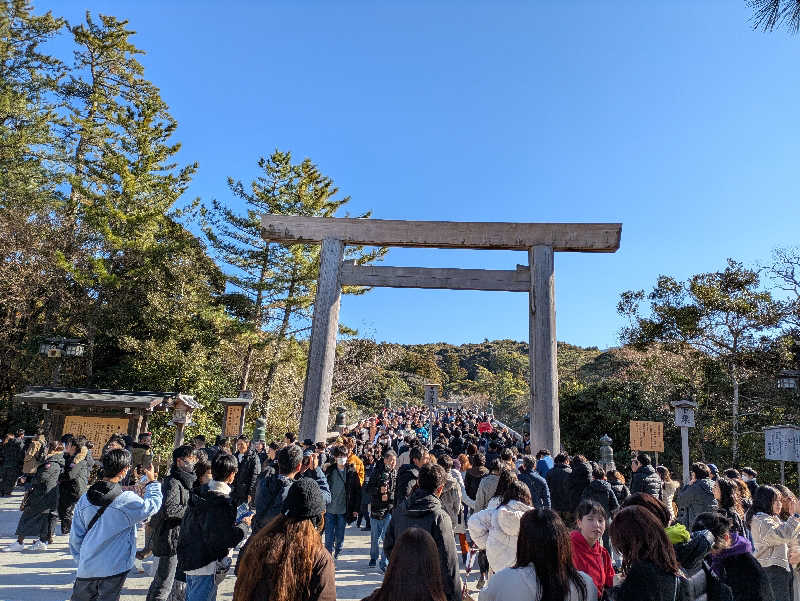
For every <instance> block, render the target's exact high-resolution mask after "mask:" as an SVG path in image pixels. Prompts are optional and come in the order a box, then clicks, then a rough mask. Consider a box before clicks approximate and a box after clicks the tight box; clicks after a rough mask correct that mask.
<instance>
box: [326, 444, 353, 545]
mask: <svg viewBox="0 0 800 601" xmlns="http://www.w3.org/2000/svg"><path fill="white" fill-rule="evenodd" d="M349 454H350V452H349V451H348V450H347V449H346V448H345V447H344V446H338V447H334V449H333V458H334V460H335V463H334V464H333V465H331V466H329V467H328V469H327V470H325V477H326V479H327V480H328V487H329V489H330V491H331V500H330V502H329V503H328V504H327V506H326V508H325V548H326V549H328V552H329V553H330V554H331V555H333V558H334V559H337V558H338V557H339V553H341V552H342V545H343V544H344V528H345V525H346V524H349V523H351V522H353V521H355V519H356V517H357V516H358V508H359V506H360V505H361V480H359V478H358V473H356V470H355V468H354V467H353V464H351V463H347V457H348V456H349Z"/></svg>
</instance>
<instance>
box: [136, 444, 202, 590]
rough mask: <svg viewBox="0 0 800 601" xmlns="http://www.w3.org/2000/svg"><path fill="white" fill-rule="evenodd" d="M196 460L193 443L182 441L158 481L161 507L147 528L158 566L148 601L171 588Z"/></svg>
mask: <svg viewBox="0 0 800 601" xmlns="http://www.w3.org/2000/svg"><path fill="white" fill-rule="evenodd" d="M196 462H197V457H196V454H195V448H194V447H193V446H192V445H189V444H185V445H181V446H179V447H178V448H177V449H175V450H174V451H172V467H171V468H170V473H169V476H167V477H166V478H164V482H162V484H161V494H162V498H163V500H162V502H161V508H160V509H159V510H158V512H157V513H156V514H155V515H154V516H153V517H152V518H150V528H152V531H153V535H152V536H153V540H152V543H151V545H152V549H153V555H155V556H156V557H157V558H158V568H157V569H156V575H155V577H154V578H153V582H151V583H150V589H149V590H148V591H147V601H166V599H167V598H168V597H169V594H170V592H171V591H172V583H173V581H174V580H175V568H176V567H177V566H178V556H177V553H178V539H179V538H180V534H181V521H182V520H183V516H184V514H185V513H186V507H187V506H188V505H189V493H190V492H191V490H192V485H193V484H194V480H195V474H194V464H195V463H196Z"/></svg>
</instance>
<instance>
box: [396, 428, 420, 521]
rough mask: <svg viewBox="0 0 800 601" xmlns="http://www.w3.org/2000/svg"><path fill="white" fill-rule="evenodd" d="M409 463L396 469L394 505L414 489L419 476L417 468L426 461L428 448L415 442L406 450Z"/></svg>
mask: <svg viewBox="0 0 800 601" xmlns="http://www.w3.org/2000/svg"><path fill="white" fill-rule="evenodd" d="M408 457H409V459H410V460H411V463H407V464H406V465H401V466H400V469H399V470H397V493H396V496H395V507H396V506H397V505H400V503H402V502H403V501H404V500H405V499H406V498H407V497H408V496H409V495H410V494H411V491H412V490H414V487H415V486H416V485H417V478H419V468H421V467H422V466H423V465H425V464H426V463H428V449H426V448H425V447H423V446H422V445H421V444H419V443H417V444H415V445H414V446H413V447H411V450H410V451H409V452H408Z"/></svg>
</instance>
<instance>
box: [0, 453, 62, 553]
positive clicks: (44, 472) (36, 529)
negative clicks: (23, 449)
mask: <svg viewBox="0 0 800 601" xmlns="http://www.w3.org/2000/svg"><path fill="white" fill-rule="evenodd" d="M63 451H64V447H63V446H61V443H60V442H59V441H53V442H51V443H49V444H48V445H47V447H45V458H44V463H42V464H41V465H40V466H39V467H38V468H37V469H36V474H35V475H34V476H33V479H32V480H31V488H30V489H29V490H28V492H27V493H25V495H26V496H25V498H24V500H23V502H22V504H23V511H22V515H21V516H20V518H19V522H18V523H17V529H16V531H15V534H16V535H17V540H16V542H14V543H12V544H10V545H9V546H7V547H5V548H4V549H3V551H14V552H19V551H22V550H23V549H24V548H25V547H24V545H23V543H24V541H25V538H26V537H28V536H36V537H38V540H36V541H34V542H33V543H31V544H30V545H29V546H28V547H27V550H28V551H45V550H47V545H48V544H49V543H51V542H53V533H54V532H55V526H56V521H57V520H58V514H57V511H58V478H59V476H60V475H61V472H62V471H63V470H64V455H63Z"/></svg>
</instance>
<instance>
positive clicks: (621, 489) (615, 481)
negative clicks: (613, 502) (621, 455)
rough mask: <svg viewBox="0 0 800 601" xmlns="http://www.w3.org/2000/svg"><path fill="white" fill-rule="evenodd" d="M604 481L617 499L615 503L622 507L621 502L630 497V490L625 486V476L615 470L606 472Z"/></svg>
mask: <svg viewBox="0 0 800 601" xmlns="http://www.w3.org/2000/svg"><path fill="white" fill-rule="evenodd" d="M606 479H607V480H608V483H609V484H610V485H611V490H613V491H614V495H615V496H616V497H617V502H618V503H619V504H620V505H622V502H623V501H624V500H625V499H627V498H628V497H629V496H630V495H631V489H630V488H628V486H627V485H626V484H625V476H623V475H622V474H621V473H620V472H618V471H616V470H608V471H607V472H606Z"/></svg>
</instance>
